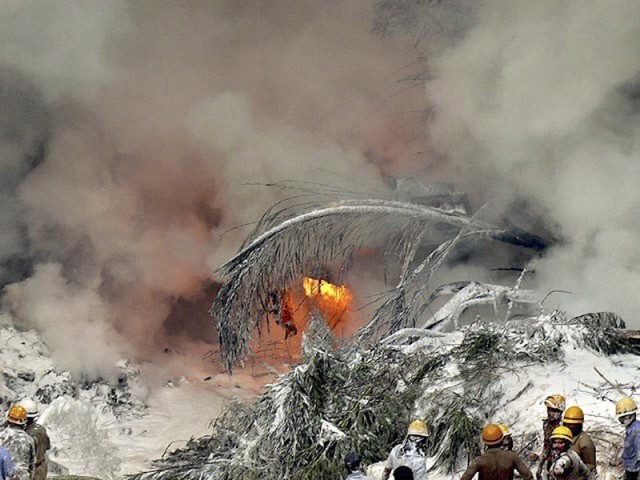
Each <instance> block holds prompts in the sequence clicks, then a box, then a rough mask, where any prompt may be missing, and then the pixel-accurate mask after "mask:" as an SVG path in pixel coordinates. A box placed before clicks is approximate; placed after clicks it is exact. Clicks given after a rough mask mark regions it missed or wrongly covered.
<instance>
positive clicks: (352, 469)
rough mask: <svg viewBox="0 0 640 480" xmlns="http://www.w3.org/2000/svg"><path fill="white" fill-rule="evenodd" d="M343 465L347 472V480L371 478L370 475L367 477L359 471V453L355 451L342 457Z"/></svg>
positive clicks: (369, 479)
mask: <svg viewBox="0 0 640 480" xmlns="http://www.w3.org/2000/svg"><path fill="white" fill-rule="evenodd" d="M344 467H345V468H346V469H347V471H348V472H349V476H348V477H347V480H371V477H367V476H366V475H365V474H364V473H362V472H361V471H360V455H358V454H357V453H355V452H353V453H350V454H349V455H347V457H346V458H345V459H344Z"/></svg>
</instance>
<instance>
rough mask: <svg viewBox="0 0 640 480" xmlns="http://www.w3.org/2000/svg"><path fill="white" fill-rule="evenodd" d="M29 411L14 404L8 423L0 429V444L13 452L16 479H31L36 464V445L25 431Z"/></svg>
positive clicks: (8, 416)
mask: <svg viewBox="0 0 640 480" xmlns="http://www.w3.org/2000/svg"><path fill="white" fill-rule="evenodd" d="M26 424H27V412H26V410H25V409H24V408H22V407H21V406H20V405H14V406H12V407H11V408H10V409H9V413H8V414H7V425H6V426H5V428H3V429H2V430H1V431H0V445H2V446H3V447H5V448H6V449H7V450H8V451H9V453H10V454H11V458H12V459H13V465H14V467H15V470H16V472H15V476H14V478H15V479H16V480H30V479H31V475H32V474H33V470H34V468H35V464H36V445H35V443H34V441H33V438H31V436H30V435H29V434H28V433H27V432H26V431H25V429H24V427H25V425H26Z"/></svg>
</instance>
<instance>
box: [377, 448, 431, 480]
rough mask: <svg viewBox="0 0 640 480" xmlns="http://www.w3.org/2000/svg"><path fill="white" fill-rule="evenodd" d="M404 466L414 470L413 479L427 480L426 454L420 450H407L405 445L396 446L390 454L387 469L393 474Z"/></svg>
mask: <svg viewBox="0 0 640 480" xmlns="http://www.w3.org/2000/svg"><path fill="white" fill-rule="evenodd" d="M403 465H404V466H407V467H409V468H410V469H411V470H413V478H414V479H415V480H427V454H426V452H424V451H421V450H419V449H418V450H416V449H409V448H406V446H405V443H401V444H400V445H396V446H395V447H393V448H392V449H391V453H389V458H388V459H387V465H386V468H387V469H389V470H390V471H392V472H393V471H394V470H395V469H396V468H398V467H401V466H403Z"/></svg>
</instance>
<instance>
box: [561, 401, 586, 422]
mask: <svg viewBox="0 0 640 480" xmlns="http://www.w3.org/2000/svg"><path fill="white" fill-rule="evenodd" d="M562 423H572V424H573V423H584V412H583V411H582V409H581V408H580V407H578V406H577V405H574V406H573V407H569V408H567V411H566V412H564V416H563V417H562Z"/></svg>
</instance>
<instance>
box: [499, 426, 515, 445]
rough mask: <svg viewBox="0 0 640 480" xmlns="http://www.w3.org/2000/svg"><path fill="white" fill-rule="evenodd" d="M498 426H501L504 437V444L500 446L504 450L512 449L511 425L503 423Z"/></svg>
mask: <svg viewBox="0 0 640 480" xmlns="http://www.w3.org/2000/svg"><path fill="white" fill-rule="evenodd" d="M498 426H499V427H500V430H502V435H503V437H504V438H503V440H502V445H500V448H502V449H503V450H509V451H512V450H513V437H512V435H511V430H509V427H508V426H506V425H505V424H504V423H501V424H499V425H498Z"/></svg>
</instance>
